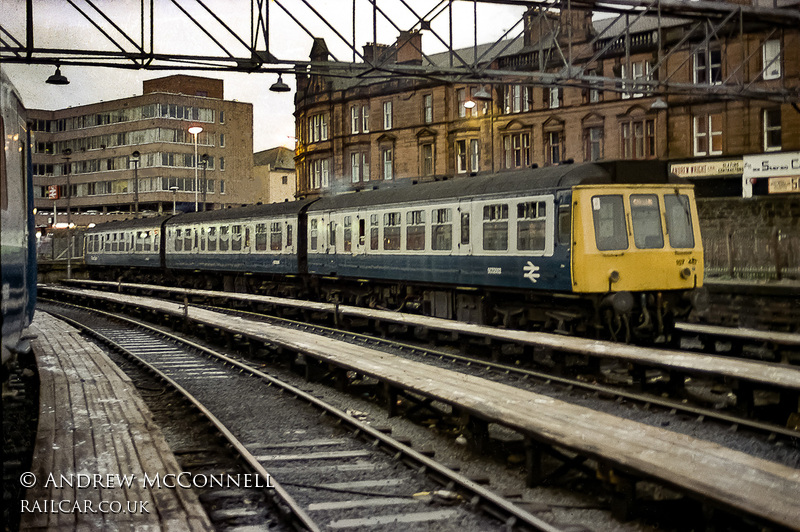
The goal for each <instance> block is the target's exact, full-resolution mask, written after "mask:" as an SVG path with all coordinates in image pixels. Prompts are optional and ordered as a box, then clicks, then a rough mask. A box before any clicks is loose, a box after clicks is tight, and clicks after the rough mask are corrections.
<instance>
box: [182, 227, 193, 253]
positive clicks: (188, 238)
mask: <svg viewBox="0 0 800 532" xmlns="http://www.w3.org/2000/svg"><path fill="white" fill-rule="evenodd" d="M183 250H184V251H191V250H192V230H191V229H187V230H186V231H185V232H184V235H183Z"/></svg>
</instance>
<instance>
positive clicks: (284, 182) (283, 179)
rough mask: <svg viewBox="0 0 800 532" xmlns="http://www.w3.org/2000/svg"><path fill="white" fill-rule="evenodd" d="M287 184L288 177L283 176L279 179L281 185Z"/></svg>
mask: <svg viewBox="0 0 800 532" xmlns="http://www.w3.org/2000/svg"><path fill="white" fill-rule="evenodd" d="M288 184H289V176H288V175H285V176H282V177H281V185H288Z"/></svg>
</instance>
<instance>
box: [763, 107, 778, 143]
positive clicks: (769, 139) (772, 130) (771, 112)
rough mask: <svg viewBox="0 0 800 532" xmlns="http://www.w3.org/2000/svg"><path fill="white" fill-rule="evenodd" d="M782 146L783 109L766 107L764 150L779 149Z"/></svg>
mask: <svg viewBox="0 0 800 532" xmlns="http://www.w3.org/2000/svg"><path fill="white" fill-rule="evenodd" d="M781 146H782V142H781V110H780V108H778V109H764V151H779V150H780V149H781Z"/></svg>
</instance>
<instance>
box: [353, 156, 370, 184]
mask: <svg viewBox="0 0 800 532" xmlns="http://www.w3.org/2000/svg"><path fill="white" fill-rule="evenodd" d="M350 181H351V182H352V183H360V182H366V181H369V154H368V152H366V151H364V152H360V151H358V152H351V153H350Z"/></svg>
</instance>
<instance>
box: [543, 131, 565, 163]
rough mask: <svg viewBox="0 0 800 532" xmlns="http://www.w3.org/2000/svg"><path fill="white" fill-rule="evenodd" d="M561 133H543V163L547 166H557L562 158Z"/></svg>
mask: <svg viewBox="0 0 800 532" xmlns="http://www.w3.org/2000/svg"><path fill="white" fill-rule="evenodd" d="M563 138H564V137H563V132H562V131H547V132H545V147H544V149H545V154H544V156H545V162H546V163H547V164H558V163H560V162H561V159H562V157H563V156H564V154H563V151H564V147H563V146H562V144H563Z"/></svg>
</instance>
